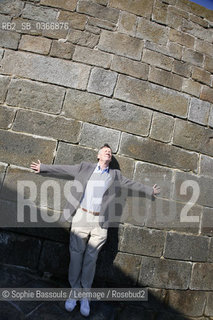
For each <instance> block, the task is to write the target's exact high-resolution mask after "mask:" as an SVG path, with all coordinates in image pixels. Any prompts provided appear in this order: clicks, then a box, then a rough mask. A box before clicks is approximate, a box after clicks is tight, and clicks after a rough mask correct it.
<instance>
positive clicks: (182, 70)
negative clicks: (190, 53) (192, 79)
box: [172, 60, 191, 77]
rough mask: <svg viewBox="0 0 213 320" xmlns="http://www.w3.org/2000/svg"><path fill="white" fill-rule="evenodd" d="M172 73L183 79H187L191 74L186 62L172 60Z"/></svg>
mask: <svg viewBox="0 0 213 320" xmlns="http://www.w3.org/2000/svg"><path fill="white" fill-rule="evenodd" d="M172 71H173V72H174V73H177V74H179V75H181V76H184V77H189V76H190V74H191V66H190V64H189V63H187V62H183V61H178V60H174V65H173V69H172Z"/></svg>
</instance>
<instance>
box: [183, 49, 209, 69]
mask: <svg viewBox="0 0 213 320" xmlns="http://www.w3.org/2000/svg"><path fill="white" fill-rule="evenodd" d="M182 59H183V61H186V62H189V63H191V64H193V65H196V66H199V67H202V65H203V59H204V57H203V54H202V53H200V52H196V51H193V50H191V49H185V50H184V52H183V58H182Z"/></svg>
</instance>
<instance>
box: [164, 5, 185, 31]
mask: <svg viewBox="0 0 213 320" xmlns="http://www.w3.org/2000/svg"><path fill="white" fill-rule="evenodd" d="M188 17H189V14H188V12H185V11H183V10H181V9H179V8H177V7H174V6H169V7H168V11H167V23H168V26H170V27H172V28H175V29H180V27H181V26H182V22H183V20H184V19H188Z"/></svg>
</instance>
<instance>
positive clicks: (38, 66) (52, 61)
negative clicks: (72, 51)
mask: <svg viewBox="0 0 213 320" xmlns="http://www.w3.org/2000/svg"><path fill="white" fill-rule="evenodd" d="M61 70H63V72H61ZM2 73H12V74H14V75H16V76H19V77H25V78H31V79H33V80H39V81H44V82H49V83H53V84H58V85H62V86H66V87H73V88H76V89H82V90H84V89H86V85H87V81H88V78H89V73H90V67H89V66H87V65H83V64H79V63H75V62H72V61H66V60H62V59H57V58H52V57H44V56H41V55H36V54H33V53H26V52H16V51H7V52H5V55H4V58H3V59H2Z"/></svg>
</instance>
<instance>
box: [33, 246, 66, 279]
mask: <svg viewBox="0 0 213 320" xmlns="http://www.w3.org/2000/svg"><path fill="white" fill-rule="evenodd" d="M68 266H69V248H68V244H64V243H59V242H58V243H57V242H54V241H44V243H43V247H42V251H41V257H40V263H39V270H40V271H43V272H44V271H48V272H51V273H53V274H58V275H59V274H61V275H64V274H66V273H67V271H68Z"/></svg>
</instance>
